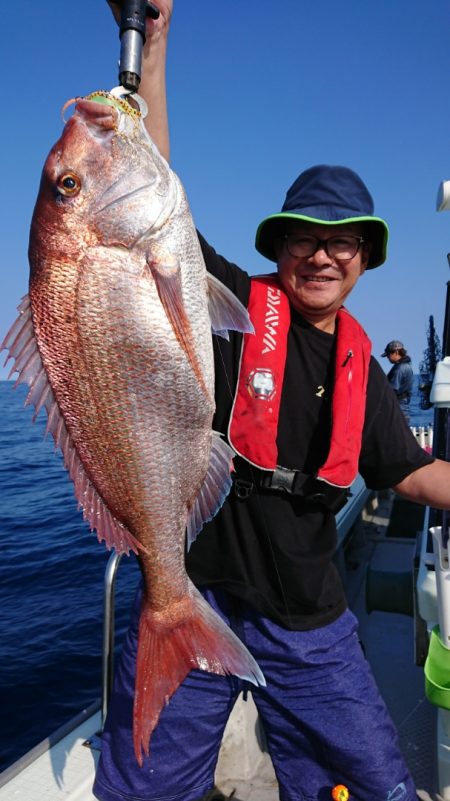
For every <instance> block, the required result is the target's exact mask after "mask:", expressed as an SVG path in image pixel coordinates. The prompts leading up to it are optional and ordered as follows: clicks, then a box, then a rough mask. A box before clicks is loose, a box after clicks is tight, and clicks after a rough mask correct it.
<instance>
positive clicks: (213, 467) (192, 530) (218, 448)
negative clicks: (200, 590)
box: [186, 431, 235, 550]
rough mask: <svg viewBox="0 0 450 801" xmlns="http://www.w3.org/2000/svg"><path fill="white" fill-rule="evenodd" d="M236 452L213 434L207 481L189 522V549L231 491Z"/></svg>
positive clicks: (192, 510) (191, 512)
mask: <svg viewBox="0 0 450 801" xmlns="http://www.w3.org/2000/svg"><path fill="white" fill-rule="evenodd" d="M234 455H235V453H234V451H233V449H232V448H230V446H229V445H228V443H227V442H225V440H223V439H222V438H221V435H220V434H218V433H217V431H213V432H212V444H211V453H210V457H209V465H208V470H207V473H206V476H205V480H204V482H203V485H202V487H201V489H200V492H199V494H198V495H197V498H196V499H195V502H194V504H193V506H192V508H191V510H190V513H189V517H188V521H187V536H186V539H187V549H188V550H189V548H190V547H191V545H192V543H193V542H194V540H195V538H196V537H197V534H198V533H199V532H200V531H201V530H202V528H203V525H204V524H205V523H207V522H208V520H211V519H212V518H213V517H214V515H215V514H216V512H218V511H219V509H220V507H221V506H222V504H223V502H224V500H225V498H226V497H227V495H228V493H229V491H230V489H231V484H232V481H231V471H232V469H233V456H234Z"/></svg>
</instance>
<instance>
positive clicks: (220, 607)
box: [93, 0, 450, 801]
mask: <svg viewBox="0 0 450 801" xmlns="http://www.w3.org/2000/svg"><path fill="white" fill-rule="evenodd" d="M154 3H155V4H156V5H157V6H158V8H159V9H160V11H161V16H160V18H159V20H157V21H156V22H155V23H149V26H148V30H147V42H146V45H145V51H144V63H143V70H142V83H141V86H140V94H141V95H142V96H143V97H144V99H145V100H146V102H147V104H148V106H149V110H150V111H149V115H148V117H147V118H146V125H147V127H148V131H149V134H150V136H151V137H152V139H153V141H154V142H155V143H156V144H157V146H158V148H159V150H160V152H161V153H162V155H163V156H164V157H165V158H166V159H168V158H169V130H168V120H167V110H166V97H165V56H166V44H167V34H168V30H169V21H170V17H171V12H172V0H154ZM195 13H196V14H200V13H201V11H198V10H197V11H195ZM115 15H116V18H117V8H116V14H115ZM193 24H194V23H193ZM236 24H239V19H238V16H237V17H236ZM211 35H213V32H211ZM186 36H187V37H188V36H189V31H186ZM280 46H282V45H280ZM337 77H338V76H337ZM293 80H296V77H295V78H293ZM336 87H337V88H336V91H337V92H339V91H341V90H340V89H339V81H337V82H336ZM218 92H220V87H218ZM271 107H272V111H273V113H276V114H277V115H278V119H279V121H280V125H281V126H285V125H289V124H290V123H289V115H288V114H287V113H286V109H285V108H283V107H281V106H280V105H279V104H278V107H277V98H276V96H274V97H273V98H271ZM205 113H206V115H207V116H208V115H209V114H210V113H211V112H210V109H208V110H207V111H206V112H205ZM217 113H218V114H220V103H219V105H218V108H217ZM305 113H307V110H305ZM250 122H251V121H250ZM351 122H352V121H351ZM200 124H201V123H200ZM358 124H360V117H359V118H358ZM298 134H299V142H300V141H301V131H299V132H298ZM217 191H218V192H219V193H220V191H221V187H220V185H218V186H217ZM211 202H212V199H211ZM276 208H277V209H278V208H279V205H278V204H277V207H276ZM236 218H237V223H236V224H238V221H239V205H238V204H237V208H236ZM227 225H228V226H229V239H230V242H232V241H233V226H232V224H231V222H229V221H227ZM387 239H388V227H387V225H386V223H385V222H384V220H383V219H381V218H380V217H376V216H375V215H374V207H373V200H372V197H371V195H370V193H369V192H368V190H367V188H366V186H365V184H364V183H363V181H362V180H361V178H360V177H359V175H357V174H356V173H355V172H354V171H353V170H350V169H349V168H348V167H342V166H330V165H325V164H321V165H316V166H314V167H310V168H309V169H306V170H303V172H302V173H301V174H300V175H299V176H298V178H296V180H295V181H294V183H293V184H292V186H291V187H290V189H289V190H288V192H287V195H286V200H285V202H284V204H283V206H282V209H281V211H277V212H275V213H273V214H271V215H270V216H268V217H266V218H265V219H264V220H262V222H261V223H260V225H259V227H258V229H257V233H256V248H257V250H258V251H259V252H260V253H261V254H262V255H264V256H265V257H266V258H267V259H268V264H267V273H270V274H269V275H264V276H263V277H261V276H259V277H258V278H254V277H250V275H249V273H248V272H247V271H246V270H244V269H242V268H240V267H238V266H237V265H235V264H233V263H232V262H230V261H228V260H227V259H225V258H223V257H222V256H219V255H218V254H217V253H216V251H215V250H214V249H213V248H212V247H211V246H210V245H209V244H208V243H207V242H206V240H205V239H204V238H203V237H201V236H200V235H199V242H200V246H201V248H202V252H203V256H204V259H205V264H206V267H207V270H208V271H209V272H210V273H211V274H213V275H214V276H215V277H216V278H218V279H220V280H221V281H222V282H223V283H224V284H226V285H227V286H228V288H229V289H231V291H233V292H234V293H235V295H236V296H237V297H238V298H239V299H240V300H241V302H242V303H244V304H245V305H246V306H247V308H248V310H249V314H250V317H251V318H252V320H253V322H254V324H255V329H256V333H255V335H254V336H253V337H252V336H248V337H245V338H244V340H243V337H242V335H240V334H237V333H236V332H230V339H229V341H228V342H227V341H223V340H221V339H219V338H218V337H214V347H215V355H216V365H215V366H216V387H215V399H216V415H215V419H214V423H213V426H214V428H215V430H217V431H220V432H221V433H222V434H223V436H224V437H229V440H230V442H231V443H232V446H233V447H234V449H235V451H236V452H238V454H239V455H238V456H236V457H235V459H234V473H233V480H234V487H233V489H232V490H231V492H230V494H229V495H228V497H227V499H226V501H225V503H224V505H223V506H222V508H221V509H220V511H219V512H218V514H217V515H216V516H215V517H214V518H213V520H211V521H210V522H209V523H207V524H206V525H205V526H204V530H203V531H202V532H201V534H200V536H199V537H198V538H197V540H196V541H195V543H194V544H193V545H192V547H191V549H190V551H189V554H188V556H187V560H186V567H187V570H188V574H189V576H190V578H191V580H192V581H193V582H194V584H195V585H196V586H197V587H198V588H199V590H200V591H201V592H202V594H203V595H204V597H205V598H206V599H207V600H208V602H209V603H210V604H211V606H212V607H213V608H214V609H215V610H216V611H217V613H218V614H219V615H220V616H221V617H222V618H223V619H224V620H225V621H226V622H227V623H228V624H229V625H230V626H231V627H232V629H233V630H234V632H235V633H236V634H237V636H239V637H240V638H241V639H242V640H243V642H244V643H245V644H246V646H247V647H248V649H249V650H250V651H251V653H252V654H253V656H254V657H255V659H256V660H257V661H258V664H259V666H260V668H261V670H262V671H263V673H264V675H265V679H266V686H265V687H263V686H259V687H254V688H253V687H252V695H253V698H254V700H255V703H256V705H257V708H258V711H259V714H260V717H261V720H262V723H263V727H264V730H265V734H266V737H267V743H268V748H269V751H270V755H271V758H272V761H273V764H274V767H275V772H276V776H277V780H278V787H279V798H280V799H281V801H324V800H325V799H331V792H332V789H333V788H336V786H339V785H340V784H342V785H347V786H348V787H349V790H350V793H351V798H352V799H355V801H356V800H357V801H389V799H394V798H395V799H396V801H416V799H417V794H416V789H415V786H414V782H413V779H412V777H411V775H410V773H409V770H408V768H407V766H406V763H405V761H404V758H403V756H402V754H401V752H400V749H399V745H398V740H397V735H396V731H395V727H394V724H393V722H392V721H391V719H390V716H389V714H388V712H387V709H386V707H385V704H384V702H383V700H382V698H381V696H380V693H379V690H378V688H377V686H376V683H375V680H374V678H373V676H372V673H371V670H370V666H369V664H368V662H367V660H366V659H365V656H364V653H363V650H362V648H361V644H360V642H359V638H358V623H357V620H356V618H355V616H354V615H353V613H352V612H351V610H349V609H348V607H347V602H346V597H345V590H344V587H343V586H342V583H341V580H340V577H339V573H338V571H337V569H336V566H335V564H334V561H333V557H334V554H335V550H336V543H337V531H336V519H335V515H336V513H337V511H338V510H339V509H340V508H342V506H343V504H345V502H346V499H347V497H348V494H349V488H350V485H351V483H352V481H353V479H354V478H355V476H356V474H357V473H358V471H359V473H360V474H361V475H362V476H363V478H364V480H365V481H366V484H367V486H368V487H370V488H372V489H383V488H388V487H393V488H394V489H395V490H396V491H397V492H399V493H400V494H402V495H403V496H404V497H406V498H408V499H410V500H414V501H416V502H420V503H430V504H431V505H433V506H435V507H436V508H448V507H450V464H448V463H447V462H444V461H441V460H438V459H434V458H433V457H431V456H430V455H429V454H427V453H426V452H425V451H424V450H423V449H422V448H420V447H419V445H418V443H417V442H416V439H415V437H414V436H413V434H412V432H411V431H410V429H409V427H408V425H407V424H406V422H405V419H404V416H403V414H402V412H401V410H400V407H399V404H398V403H397V401H396V398H395V396H394V394H393V393H392V391H391V390H390V388H389V384H388V381H387V379H386V376H385V374H384V372H383V370H382V369H381V367H380V365H379V363H378V362H377V360H376V359H374V358H373V356H371V355H370V351H371V345H370V341H369V338H368V337H367V335H366V333H365V332H364V330H363V328H362V327H361V325H360V324H359V322H357V321H356V320H355V319H354V318H353V317H352V316H351V315H350V313H349V312H348V311H347V310H346V309H344V307H343V304H344V302H346V300H347V298H348V296H349V295H350V293H351V291H352V289H353V287H354V286H355V284H356V283H357V281H359V280H360V279H361V280H364V281H366V280H370V279H368V278H366V276H365V275H364V273H366V272H367V271H370V270H372V269H375V268H378V267H379V266H380V265H381V264H382V263H383V262H384V261H385V258H386V245H387ZM390 269H391V270H392V274H391V273H390V278H389V281H390V282H391V281H392V278H393V275H394V267H391V268H390ZM362 276H363V277H362ZM389 286H390V288H391V283H390V284H389ZM233 396H234V397H233ZM161 480H164V477H163V476H162V477H161ZM140 602H141V598H140V595H139V593H138V596H137V598H136V603H135V606H134V610H133V613H132V621H131V625H130V628H129V631H128V635H127V638H126V641H125V643H124V646H123V648H122V655H121V659H120V663H119V664H118V667H117V670H116V675H115V684H114V690H113V693H112V697H111V701H110V704H109V708H108V715H107V720H106V724H105V728H104V731H103V734H102V750H101V757H100V762H99V766H98V769H97V776H96V781H95V784H94V788H93V792H94V795H95V797H96V798H98V799H100V801H131V799H133V801H198V799H200V798H204V797H205V794H206V795H208V794H209V793H210V792H211V790H212V788H213V786H214V771H215V767H216V763H217V758H218V754H219V749H220V744H221V740H222V734H223V730H224V728H225V725H226V722H227V719H228V716H229V713H230V711H231V709H232V707H233V704H234V702H235V700H236V698H237V697H238V694H239V693H240V692H241V691H242V690H243V691H244V693H246V692H247V689H248V687H247V683H246V682H244V681H242V680H240V679H238V678H236V677H235V676H228V675H227V676H221V675H216V674H214V673H210V672H208V671H206V670H205V671H203V670H192V671H191V672H190V673H188V675H187V677H186V679H185V680H184V681H183V682H182V684H181V685H180V687H179V688H178V689H177V690H176V692H175V693H174V694H173V695H172V697H171V698H170V699H168V703H167V705H166V706H165V707H164V709H163V711H162V713H161V717H160V719H159V722H158V725H157V727H156V729H155V731H154V733H153V735H152V741H151V746H150V755H149V757H148V758H144V763H143V766H142V767H140V766H139V765H138V763H137V761H136V758H135V755H134V750H133V735H132V729H133V696H134V681H135V668H136V644H137V637H138V620H139V612H140Z"/></svg>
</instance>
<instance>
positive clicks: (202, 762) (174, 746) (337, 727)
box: [93, 590, 417, 801]
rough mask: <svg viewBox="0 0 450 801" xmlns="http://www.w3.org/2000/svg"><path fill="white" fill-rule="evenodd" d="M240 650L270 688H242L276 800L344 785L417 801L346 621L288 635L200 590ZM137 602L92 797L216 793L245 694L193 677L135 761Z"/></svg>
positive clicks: (359, 793) (322, 793) (215, 679)
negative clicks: (263, 743)
mask: <svg viewBox="0 0 450 801" xmlns="http://www.w3.org/2000/svg"><path fill="white" fill-rule="evenodd" d="M203 594H204V595H205V597H206V598H207V600H208V601H209V603H210V604H211V606H213V607H214V608H215V609H216V611H217V612H218V613H219V614H220V616H221V617H222V618H224V619H225V620H226V621H227V623H228V624H229V625H230V626H231V628H233V630H234V631H235V632H236V633H237V634H238V636H239V637H240V638H241V639H242V640H243V641H244V642H245V644H246V645H247V647H248V649H249V650H250V651H251V653H252V654H253V655H254V657H255V659H256V660H257V662H258V663H259V666H260V667H261V669H262V671H263V673H264V675H265V678H266V681H267V687H253V685H252V686H251V691H252V695H253V698H254V701H255V703H256V706H257V708H258V711H259V714H260V717H261V720H262V723H263V726H264V730H265V733H266V737H267V743H268V748H269V751H270V755H271V758H272V761H273V765H274V768H275V772H276V775H277V779H278V783H279V793H280V801H322V799H329V798H331V795H330V793H331V788H332V787H333V786H334V785H336V784H345V785H346V786H347V787H348V788H349V790H350V794H351V795H350V798H351V799H352V801H416V800H417V796H416V792H415V789H414V784H413V781H412V779H411V776H410V774H409V772H408V769H407V767H406V764H405V762H404V759H403V757H402V755H401V753H400V751H399V748H398V743H397V735H396V731H395V727H394V725H393V723H392V721H391V719H390V717H389V714H388V712H387V710H386V707H385V705H384V702H383V701H382V699H381V697H380V694H379V691H378V689H377V687H376V684H375V681H374V679H373V676H372V674H371V671H370V668H369V666H368V663H367V661H366V659H365V657H364V655H363V652H362V649H361V646H360V643H359V640H358V635H357V621H356V618H355V617H354V615H353V614H352V613H351V612H349V611H346V612H344V614H343V615H342V616H341V617H340V618H339V619H338V620H336V621H335V622H334V623H331V624H330V625H328V626H324V627H323V628H319V629H313V630H312V631H288V630H287V629H284V628H282V627H280V626H278V625H276V624H275V623H273V622H271V621H270V620H268V619H267V618H264V617H261V615H259V614H257V613H256V612H255V611H254V610H252V609H251V608H249V607H245V608H244V611H243V612H242V615H241V617H240V618H239V620H236V619H235V618H233V617H231V616H230V613H229V610H228V603H227V599H226V597H225V596H224V595H223V594H222V593H220V592H217V591H216V592H212V591H210V590H207V591H205V592H204V593H203ZM139 608H140V598H139V596H138V598H137V599H136V604H135V608H134V611H133V618H132V622H131V626H130V630H129V632H128V635H127V638H126V642H125V644H124V648H123V653H122V656H121V660H120V663H119V665H118V669H117V672H116V678H115V686H114V692H113V696H112V699H111V703H110V708H109V711H108V716H107V721H106V726H105V731H104V734H103V742H102V753H101V758H100V762H99V766H98V770H97V776H96V780H95V784H94V790H93V792H94V795H95V796H96V797H97V798H98V799H100V800H101V801H198V799H200V798H201V796H203V795H204V794H205V793H207V792H208V791H209V790H211V789H212V787H213V786H214V771H215V767H216V763H217V758H218V753H219V748H220V744H221V740H222V734H223V731H224V728H225V725H226V722H227V719H228V716H229V714H230V712H231V709H232V707H233V704H234V702H235V700H236V698H237V696H238V694H239V692H240V691H241V690H242V689H245V688H244V686H243V685H244V682H242V681H241V680H239V679H236V678H235V677H229V676H228V677H223V676H216V675H214V674H211V673H206V672H204V671H201V670H193V671H191V673H189V674H188V676H187V677H186V679H185V681H184V682H183V683H182V684H181V685H180V687H179V688H178V690H177V691H176V692H175V693H174V695H173V696H172V698H171V700H170V702H169V704H168V705H167V706H166V707H165V709H164V710H163V712H162V714H161V718H160V721H159V723H158V726H157V727H156V729H155V731H154V732H153V735H152V740H151V746H150V756H149V757H148V758H144V765H143V767H142V768H140V767H139V765H138V764H137V762H136V757H135V755H134V751H133V738H132V706H133V691H134V671H135V659H136V643H137V623H138V617H139Z"/></svg>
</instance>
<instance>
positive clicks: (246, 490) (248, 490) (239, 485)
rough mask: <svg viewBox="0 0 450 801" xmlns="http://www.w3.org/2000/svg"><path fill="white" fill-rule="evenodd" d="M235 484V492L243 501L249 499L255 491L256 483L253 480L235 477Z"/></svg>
mask: <svg viewBox="0 0 450 801" xmlns="http://www.w3.org/2000/svg"><path fill="white" fill-rule="evenodd" d="M233 484H234V494H235V495H236V497H237V498H239V499H240V500H241V501H245V500H247V498H249V497H250V495H251V494H252V492H253V486H254V485H253V482H252V481H244V479H242V478H235V479H234V481H233Z"/></svg>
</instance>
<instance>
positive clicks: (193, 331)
mask: <svg viewBox="0 0 450 801" xmlns="http://www.w3.org/2000/svg"><path fill="white" fill-rule="evenodd" d="M29 259H30V283H29V294H28V296H27V297H26V298H24V300H23V301H22V304H21V306H20V307H19V310H20V315H19V318H18V320H17V321H16V323H15V324H14V325H13V326H12V328H11V329H10V331H9V333H8V334H7V336H6V338H5V340H4V342H3V344H2V347H4V348H7V349H8V350H9V357H13V358H14V359H15V364H14V367H13V371H12V372H14V371H16V372H18V373H19V377H18V379H17V382H16V383H20V382H27V383H28V384H29V385H30V391H29V395H28V398H27V402H28V403H32V404H33V405H34V407H35V409H36V414H37V413H38V412H39V410H40V409H41V408H42V407H45V409H46V411H47V416H48V421H47V429H48V430H49V431H50V432H51V434H52V435H53V437H54V440H55V443H56V445H57V446H59V447H60V448H61V450H62V452H63V457H64V464H65V466H66V468H67V469H68V471H69V474H70V477H71V478H72V480H73V482H74V486H75V494H76V497H77V499H78V502H79V504H80V506H81V507H82V508H83V514H84V517H85V519H86V520H87V521H88V522H89V523H90V525H91V528H92V529H95V530H96V531H97V536H98V538H99V539H100V540H104V541H105V543H106V545H107V547H108V548H111V547H114V548H116V550H117V551H118V552H126V553H128V552H129V551H130V550H133V551H135V552H136V553H137V554H138V558H139V561H140V566H141V570H142V574H143V579H144V600H143V605H142V610H141V619H140V631H139V649H138V661H137V675H136V689H135V701H134V720H133V732H134V745H135V753H136V758H137V759H138V761H139V762H140V764H142V759H143V755H142V752H144V753H146V754H148V752H149V741H150V737H151V733H152V731H153V730H154V728H155V727H156V725H157V722H158V720H159V716H160V713H161V710H162V709H163V707H164V705H165V703H167V701H168V700H169V698H170V696H171V695H172V694H173V692H175V690H176V689H177V687H178V686H179V684H180V683H181V681H183V679H184V678H185V676H186V675H187V673H189V671H190V670H192V669H194V668H200V669H202V670H208V671H211V672H214V673H219V674H228V673H235V674H236V675H238V676H241V677H243V678H246V679H248V680H250V681H253V682H255V683H256V682H259V683H261V684H263V683H264V678H263V676H262V673H261V671H260V669H259V667H258V665H257V664H256V662H255V661H254V659H253V657H252V656H251V655H250V654H249V652H248V651H247V650H246V649H245V647H244V646H243V644H242V643H241V642H240V641H239V640H238V639H237V638H236V637H235V635H234V634H233V633H232V632H231V630H230V629H229V628H228V627H227V626H225V625H224V624H223V622H222V621H221V620H220V618H219V617H218V616H217V615H216V614H215V613H214V612H213V610H212V609H211V607H210V606H209V605H208V604H207V603H206V602H205V601H204V600H203V598H202V597H201V595H200V593H199V592H198V591H197V590H196V588H195V587H194V585H193V584H192V583H191V581H190V580H189V578H188V576H187V574H186V571H185V564H184V554H185V546H186V531H187V544H188V546H189V545H190V544H191V543H192V541H193V540H194V539H195V537H196V536H197V534H198V533H199V531H200V530H201V528H202V526H203V523H204V522H205V521H206V520H208V519H210V518H211V517H213V516H214V514H215V513H216V512H217V510H218V509H219V508H220V506H221V504H222V503H223V500H224V499H225V497H226V494H227V493H228V491H229V489H230V486H231V478H230V471H231V469H232V456H233V453H232V451H231V449H230V448H229V446H228V445H227V444H226V443H225V442H224V441H223V440H222V439H221V438H220V436H219V435H217V434H215V433H214V432H213V431H212V427H211V425H212V418H213V414H214V366H213V354H212V341H211V326H212V327H213V330H215V331H217V332H219V331H220V332H224V331H226V329H227V328H235V329H236V330H241V331H250V330H251V324H250V322H249V319H248V316H247V312H246V310H245V309H244V308H243V307H242V306H241V304H240V303H239V302H238V301H237V300H236V298H235V297H234V296H233V295H232V293H230V292H229V291H228V290H227V289H226V288H225V287H223V286H222V285H221V284H220V282H218V281H217V280H216V279H214V278H212V277H211V276H208V275H207V273H206V269H205V265H204V261H203V258H202V254H201V250H200V247H199V243H198V239H197V235H196V231H195V227H194V224H193V221H192V217H191V214H190V211H189V207H188V204H187V200H186V197H185V194H184V190H183V188H182V186H181V183H180V181H179V179H178V178H177V176H176V175H175V174H174V173H173V172H172V170H171V169H170V168H169V166H168V165H167V163H166V161H165V160H164V159H163V158H162V157H161V156H160V154H159V152H158V150H157V149H156V147H155V146H154V144H153V143H152V141H151V140H150V138H149V136H148V134H147V133H146V130H145V127H144V124H143V121H142V117H141V114H140V113H139V112H138V111H137V110H134V109H132V108H131V107H130V105H129V104H128V103H127V102H126V101H124V100H122V99H118V98H116V97H113V96H111V95H108V94H107V93H95V94H94V95H91V96H90V98H88V99H84V100H79V101H78V102H77V105H76V109H75V112H74V114H73V116H72V117H71V118H70V119H69V121H68V122H67V123H66V125H65V128H64V131H63V133H62V136H61V138H60V140H59V141H58V142H57V143H56V144H55V145H54V147H53V149H52V151H51V152H50V154H49V156H48V158H47V161H46V163H45V166H44V170H43V175H42V180H41V186H40V189H39V195H38V198H37V202H36V207H35V210H34V215H33V220H32V225H31V234H30V246H29ZM205 536H206V535H205Z"/></svg>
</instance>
